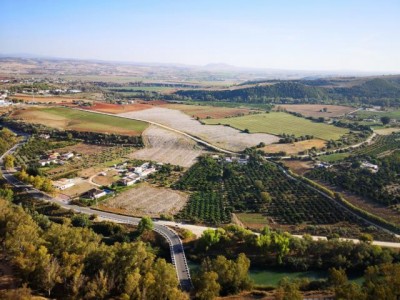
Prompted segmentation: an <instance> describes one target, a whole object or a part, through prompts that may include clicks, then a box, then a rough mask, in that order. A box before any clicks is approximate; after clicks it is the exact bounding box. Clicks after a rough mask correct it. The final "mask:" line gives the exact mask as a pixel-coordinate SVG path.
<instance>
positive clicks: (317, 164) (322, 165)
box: [315, 162, 332, 169]
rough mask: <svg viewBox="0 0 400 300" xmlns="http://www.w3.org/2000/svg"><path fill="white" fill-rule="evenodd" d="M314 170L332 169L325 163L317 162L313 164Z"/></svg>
mask: <svg viewBox="0 0 400 300" xmlns="http://www.w3.org/2000/svg"><path fill="white" fill-rule="evenodd" d="M315 167H316V168H324V169H329V168H330V167H332V165H331V164H328V163H326V162H318V163H316V164H315Z"/></svg>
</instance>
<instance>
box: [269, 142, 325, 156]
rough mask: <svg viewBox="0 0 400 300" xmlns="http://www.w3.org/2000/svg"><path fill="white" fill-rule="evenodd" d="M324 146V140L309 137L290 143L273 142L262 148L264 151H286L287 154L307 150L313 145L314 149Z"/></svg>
mask: <svg viewBox="0 0 400 300" xmlns="http://www.w3.org/2000/svg"><path fill="white" fill-rule="evenodd" d="M324 146H325V141H323V140H319V139H311V140H306V141H300V142H295V143H291V144H273V145H268V146H265V147H264V148H262V150H263V151H264V152H266V153H278V152H281V151H283V152H286V154H287V155H291V154H297V153H299V152H302V151H305V150H309V149H311V148H313V147H315V148H316V149H320V148H323V147H324Z"/></svg>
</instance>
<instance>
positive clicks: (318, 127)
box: [203, 112, 349, 140]
mask: <svg viewBox="0 0 400 300" xmlns="http://www.w3.org/2000/svg"><path fill="white" fill-rule="evenodd" d="M203 122H204V123H206V124H222V125H229V126H231V127H234V128H237V129H239V130H245V129H247V130H248V131H249V132H251V133H269V134H274V135H281V134H284V133H285V134H293V135H295V136H302V135H312V136H314V137H315V138H319V139H322V140H331V139H332V140H337V139H339V138H340V137H341V136H342V135H344V134H346V133H348V132H349V131H348V130H347V129H344V128H339V127H335V126H332V125H328V124H325V123H317V122H312V121H309V120H306V119H303V118H299V117H295V116H293V115H290V114H287V113H283V112H272V113H265V114H256V115H249V116H244V117H237V118H227V119H210V120H203Z"/></svg>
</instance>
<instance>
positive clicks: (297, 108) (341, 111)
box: [276, 104, 355, 118]
mask: <svg viewBox="0 0 400 300" xmlns="http://www.w3.org/2000/svg"><path fill="white" fill-rule="evenodd" d="M276 109H284V110H287V111H290V112H295V113H299V114H302V115H303V116H305V117H314V118H319V117H323V118H334V117H338V116H342V115H345V114H348V113H350V112H352V111H354V110H355V108H354V107H350V106H342V105H323V104H279V105H277V106H276ZM324 109H326V110H324Z"/></svg>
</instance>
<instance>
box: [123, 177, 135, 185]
mask: <svg viewBox="0 0 400 300" xmlns="http://www.w3.org/2000/svg"><path fill="white" fill-rule="evenodd" d="M139 180H140V177H137V178H130V177H124V178H122V179H121V180H120V182H121V183H122V184H123V185H125V186H131V185H133V184H135V183H136V182H138V181H139Z"/></svg>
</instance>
